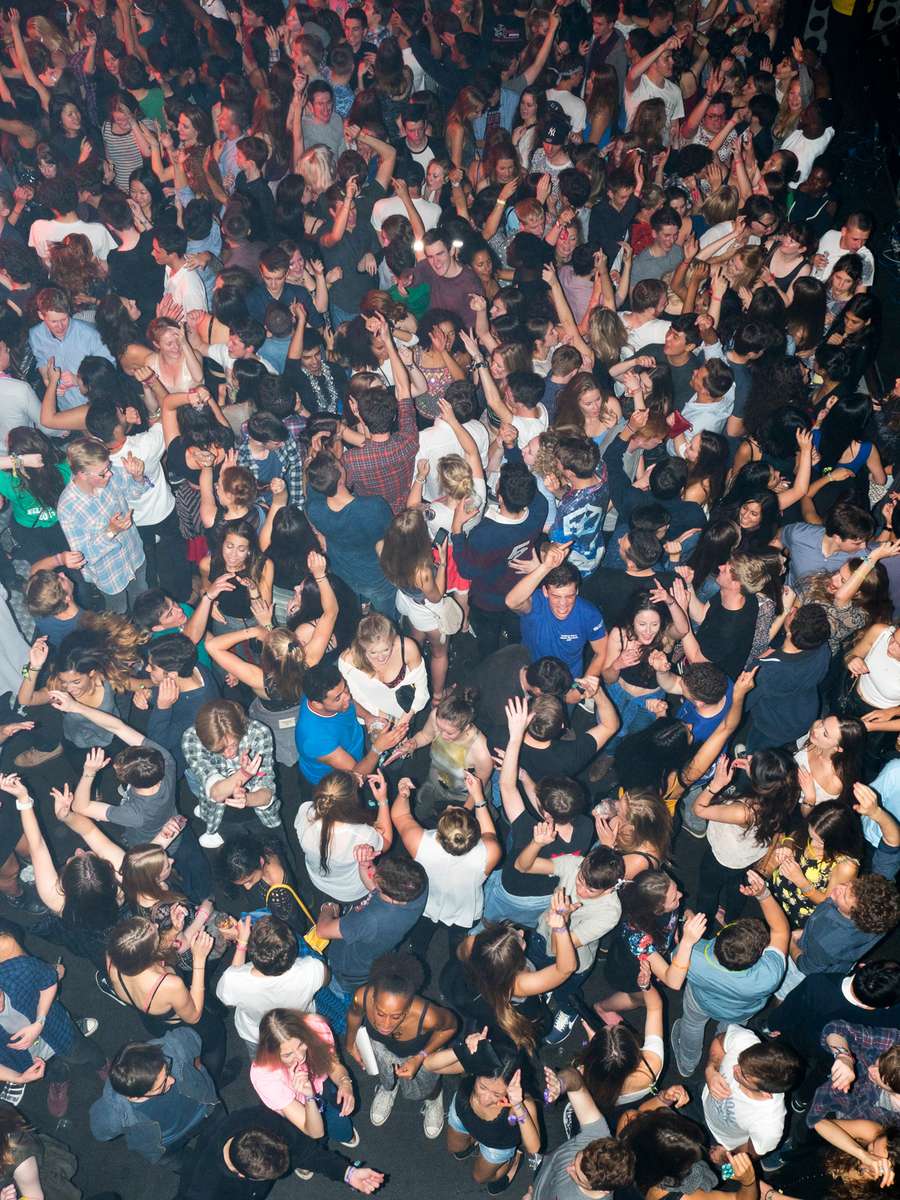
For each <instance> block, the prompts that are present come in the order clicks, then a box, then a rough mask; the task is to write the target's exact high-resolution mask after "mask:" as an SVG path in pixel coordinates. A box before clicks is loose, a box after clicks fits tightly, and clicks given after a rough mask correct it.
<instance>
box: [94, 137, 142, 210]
mask: <svg viewBox="0 0 900 1200" xmlns="http://www.w3.org/2000/svg"><path fill="white" fill-rule="evenodd" d="M103 146H104V148H105V150H106V157H107V158H108V159H109V161H110V162H111V163H112V165H113V167H114V169H115V172H116V187H117V188H119V190H120V191H122V192H125V194H126V195H127V194H128V180H129V178H130V177H131V173H132V171H136V170H137V169H138V167H142V166H143V165H144V157H143V155H142V154H141V152H140V150H138V146H137V142H136V141H135V140H134V134H132V132H131V130H130V129H129V130H128V132H127V133H113V128H112V125H111V124H110V123H109V121H104V122H103Z"/></svg>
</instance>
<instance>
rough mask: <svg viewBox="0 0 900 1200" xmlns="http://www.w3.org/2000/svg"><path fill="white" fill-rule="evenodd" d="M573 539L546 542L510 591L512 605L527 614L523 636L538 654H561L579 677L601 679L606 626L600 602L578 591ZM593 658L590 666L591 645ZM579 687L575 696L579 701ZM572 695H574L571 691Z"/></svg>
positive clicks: (508, 601) (533, 653)
mask: <svg viewBox="0 0 900 1200" xmlns="http://www.w3.org/2000/svg"><path fill="white" fill-rule="evenodd" d="M570 546H571V543H570V542H554V543H552V544H550V545H548V546H546V547H544V548H543V557H542V558H540V559H539V560H537V561H535V564H534V566H533V568H532V570H531V571H530V572H529V573H528V574H527V575H525V576H523V578H522V579H520V580H519V582H518V583H517V584H516V586H515V587H514V588H513V589H512V591H510V592H509V593H508V594H507V597H506V607H507V608H510V609H512V611H513V612H517V613H519V615H520V616H521V618H522V642H523V643H524V645H525V647H526V648H527V649H528V651H529V653H530V654H531V657H532V660H536V659H538V658H543V657H545V656H547V655H551V656H553V657H555V658H559V659H561V660H562V661H563V662H564V663H565V664H566V666H567V667H568V668H569V670H570V671H571V672H572V674H573V676H574V677H575V678H576V679H583V678H585V677H590V676H592V677H594V678H596V679H598V680H599V678H600V672H601V671H602V669H603V662H604V658H605V655H606V626H605V625H604V623H603V617H602V615H601V613H600V610H599V609H598V608H595V607H594V605H593V604H590V603H589V602H588V601H587V600H584V599H582V597H581V596H579V595H578V588H579V586H580V583H581V575H580V573H579V572H578V570H577V568H576V567H574V566H572V564H571V563H568V562H566V561H565V559H566V555H567V554H568V553H569V548H570ZM588 647H590V649H591V651H592V657H591V661H590V663H589V664H588V667H587V670H585V669H584V658H585V651H586V650H587V648H588ZM580 695H581V693H579V692H575V693H574V694H573V696H572V697H571V701H570V702H577V701H578V699H579V698H580ZM567 699H569V697H567Z"/></svg>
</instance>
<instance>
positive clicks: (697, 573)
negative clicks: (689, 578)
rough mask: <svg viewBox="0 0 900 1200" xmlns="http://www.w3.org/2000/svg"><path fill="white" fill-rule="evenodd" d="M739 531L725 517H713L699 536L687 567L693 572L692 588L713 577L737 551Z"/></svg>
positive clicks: (733, 522) (731, 521) (737, 527)
mask: <svg viewBox="0 0 900 1200" xmlns="http://www.w3.org/2000/svg"><path fill="white" fill-rule="evenodd" d="M740 540H741V531H740V527H739V526H738V524H737V522H736V521H733V520H730V519H729V518H727V517H725V516H718V517H714V518H713V520H712V521H710V523H709V524H708V525H707V527H706V528H705V529H704V530H703V532H702V533H701V534H700V537H699V539H698V541H697V544H696V546H694V549H693V551H692V552H691V557H690V558H689V559H688V561H687V565H688V566H689V567H690V568H691V570H692V571H693V572H694V587H695V588H698V587H699V586H700V584H701V583H703V582H704V581H705V580H706V579H708V578H709V577H710V575H715V573H716V571H718V569H719V567H721V566H722V565H723V564H724V563H727V562H728V560H729V559H730V558H731V556H732V554H733V553H734V552H735V550H737V548H738V545H739V543H740Z"/></svg>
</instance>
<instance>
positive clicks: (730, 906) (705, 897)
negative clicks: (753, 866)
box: [697, 844, 747, 930]
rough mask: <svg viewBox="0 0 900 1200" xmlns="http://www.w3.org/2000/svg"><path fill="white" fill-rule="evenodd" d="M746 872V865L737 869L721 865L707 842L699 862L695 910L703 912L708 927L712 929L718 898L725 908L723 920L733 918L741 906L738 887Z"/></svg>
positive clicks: (726, 920)
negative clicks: (698, 883) (698, 882)
mask: <svg viewBox="0 0 900 1200" xmlns="http://www.w3.org/2000/svg"><path fill="white" fill-rule="evenodd" d="M746 874H747V868H746V867H741V868H740V869H738V868H735V867H725V866H723V865H722V864H721V863H720V862H719V860H718V859H717V858H716V856H715V854H713V851H712V847H711V846H710V845H708V844H707V847H706V850H705V851H704V853H703V859H702V861H701V863H700V886H699V889H698V892H697V911H698V912H702V913H705V915H706V922H707V928H708V929H710V930H711V929H712V924H713V921H714V920H715V916H716V910H717V909H718V907H719V903H720V900H721V904H722V907H723V908H724V909H725V922H726V923H727V922H728V921H733V920H734V918H735V916H736V915H737V913H738V911H739V910H740V907H741V903H742V898H741V892H740V887H741V884H742V883H743V882H744V879H745V876H746Z"/></svg>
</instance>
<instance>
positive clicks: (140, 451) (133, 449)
mask: <svg viewBox="0 0 900 1200" xmlns="http://www.w3.org/2000/svg"><path fill="white" fill-rule="evenodd" d="M165 452H166V441H165V438H164V437H163V430H162V425H161V424H159V425H153V426H152V427H151V428H150V429H148V430H147V431H146V433H132V434H129V435H128V437H127V438H126V439H125V442H124V444H123V445H122V446H120V447H119V449H118V450H113V451H112V452H111V453H110V456H109V459H110V462H121V461H122V459H123V458H126V457H127V456H128V454H129V453H130V454H133V455H134V457H135V458H139V459H140V460H141V462H142V463H143V464H144V479H145V480H147V482H149V483H150V484H151V485H152V486H150V487H147V486H145V487H144V490H143V491H142V492H141V494H140V496H139V497H138V498H137V500H134V501H132V504H131V507H132V509H133V510H134V523H135V525H157V524H158V523H159V522H160V521H164V520H165V519H166V517H167V516H168V515H169V513H170V512H171V511H172V509H173V508H174V507H175V497H174V496H173V495H172V489H171V488H170V487H169V481H168V480H167V479H166V475H165V472H164V471H163V469H162V457H163V455H164V454H165Z"/></svg>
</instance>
